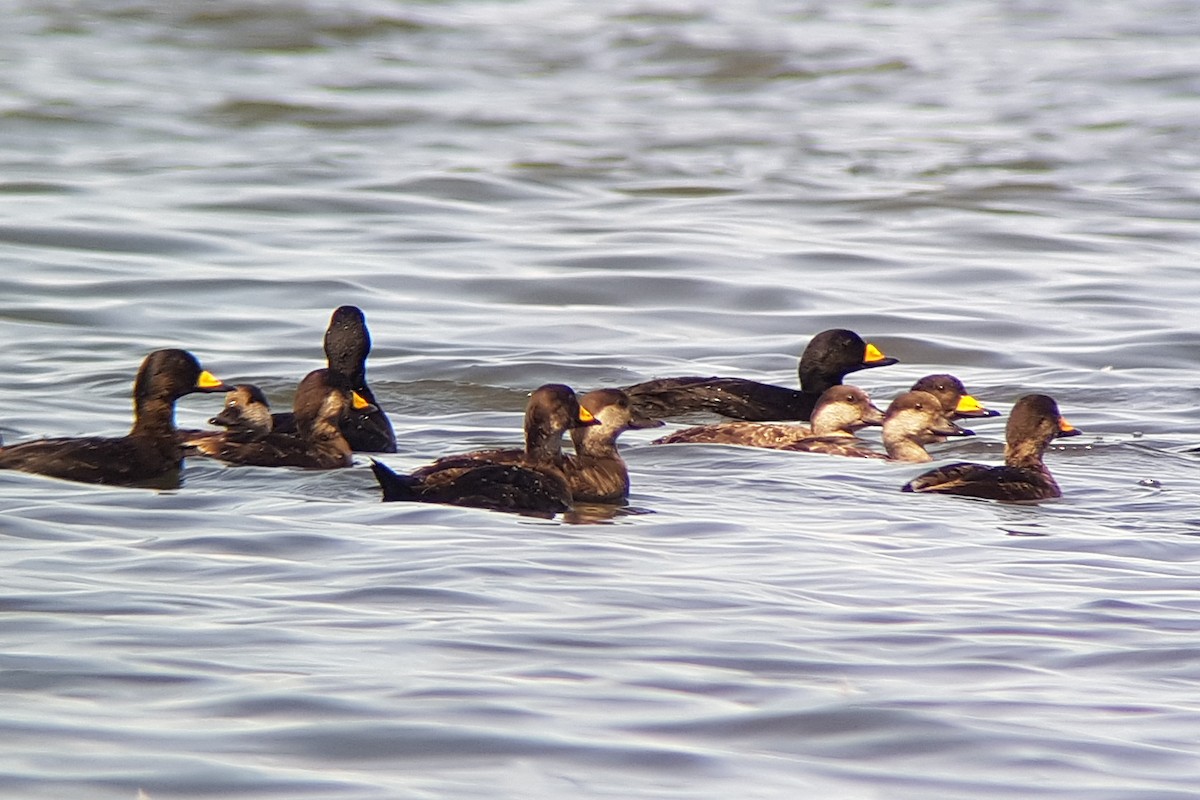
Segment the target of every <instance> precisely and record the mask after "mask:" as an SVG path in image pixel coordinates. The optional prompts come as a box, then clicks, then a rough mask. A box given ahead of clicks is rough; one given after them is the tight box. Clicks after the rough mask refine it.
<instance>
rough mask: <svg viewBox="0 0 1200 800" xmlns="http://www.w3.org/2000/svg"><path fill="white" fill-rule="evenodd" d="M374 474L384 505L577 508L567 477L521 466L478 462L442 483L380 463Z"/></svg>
mask: <svg viewBox="0 0 1200 800" xmlns="http://www.w3.org/2000/svg"><path fill="white" fill-rule="evenodd" d="M371 471H372V472H373V473H374V474H375V480H376V481H378V482H379V487H380V489H382V491H383V502H385V503H392V502H419V503H438V504H441V505H451V506H466V507H470V508H484V509H491V510H493V511H515V512H528V513H535V514H558V513H560V512H563V511H568V510H570V508H571V503H572V497H571V490H570V487H568V486H567V483H566V481H565V480H564V479H563V477H562V476H561V475H555V474H554V473H552V472H548V471H545V470H538V469H530V468H528V467H524V466H521V465H519V464H497V463H489V462H481V463H476V464H474V465H473V466H471V467H470V468H468V469H463V470H461V471H457V472H449V471H447V472H443V473H441V474H440V477H438V478H436V479H427V478H420V477H417V476H415V475H401V474H399V473H397V472H395V471H394V470H392V469H390V468H389V467H388V466H387V465H386V464H383V463H382V462H380V461H377V460H376V459H371Z"/></svg>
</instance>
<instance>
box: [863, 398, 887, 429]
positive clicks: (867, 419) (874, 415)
mask: <svg viewBox="0 0 1200 800" xmlns="http://www.w3.org/2000/svg"><path fill="white" fill-rule="evenodd" d="M869 408H870V410H868V411H867V413H865V414H863V415H862V421H861V423H860V427H866V426H867V425H882V424H883V412H882V411H880V410H879V409H878V408H876V407H875V405H874V404H872V405H871V406H870V407H869Z"/></svg>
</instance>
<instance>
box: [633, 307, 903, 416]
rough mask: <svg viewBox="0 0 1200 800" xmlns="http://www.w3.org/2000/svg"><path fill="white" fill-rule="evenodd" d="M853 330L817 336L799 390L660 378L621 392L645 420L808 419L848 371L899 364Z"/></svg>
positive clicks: (802, 364) (737, 380) (726, 380)
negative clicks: (698, 416) (707, 416)
mask: <svg viewBox="0 0 1200 800" xmlns="http://www.w3.org/2000/svg"><path fill="white" fill-rule="evenodd" d="M897 360H898V359H895V358H889V357H888V356H885V355H884V354H883V352H882V351H880V350H879V348H878V347H876V346H875V345H873V344H869V343H867V342H864V341H863V339H862V337H861V336H859V335H858V334H857V333H855V332H854V331H849V330H844V329H841V328H839V329H834V330H828V331H823V332H821V333H818V334H817V335H816V336H814V337H813V338H812V341H810V342H809V343H808V346H807V347H806V348H804V353H803V354H802V355H801V356H800V366H799V374H800V388H799V389H798V390H797V389H788V388H786V387H784V386H774V385H771V384H768V383H760V382H758V381H752V380H747V379H745V378H700V377H682V378H658V379H656V380H651V381H645V382H643V383H638V384H635V385H633V386H628V387H626V388H625V392H626V393H627V394H628V395H629V399H630V400H631V401H632V402H633V404H634V407H635V408H637V409H639V410H640V411H641V412H642V413H644V414H645V415H647V416H649V417H653V418H656V419H657V418H660V417H673V416H678V415H681V414H690V413H695V412H711V413H714V414H720V415H721V416H724V417H732V418H734V419H743V420H748V421H750V422H771V421H778V420H807V419H809V418H810V417H811V415H812V411H813V408H814V407H815V406H816V403H817V401H818V400H819V399H820V397H821V395H822V394H824V393H825V391H826V390H827V389H830V388H832V387H834V386H837V385H838V384H840V383H841V382H842V381H843V380H844V379H845V377H846V375H848V374H849V373H851V372H856V371H858V370H863V369H872V368H874V367H885V366H887V365H889V364H895V363H897Z"/></svg>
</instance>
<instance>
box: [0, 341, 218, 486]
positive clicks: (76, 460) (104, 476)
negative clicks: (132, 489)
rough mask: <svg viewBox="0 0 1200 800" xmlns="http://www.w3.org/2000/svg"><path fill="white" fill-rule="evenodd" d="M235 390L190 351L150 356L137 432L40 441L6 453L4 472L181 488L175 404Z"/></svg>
mask: <svg viewBox="0 0 1200 800" xmlns="http://www.w3.org/2000/svg"><path fill="white" fill-rule="evenodd" d="M228 388H229V387H227V386H226V385H225V384H223V383H221V382H220V381H219V380H217V379H216V378H214V377H213V376H212V374H211V373H209V372H207V371H206V370H204V369H202V368H201V366H200V362H198V361H197V360H196V357H195V356H193V355H192V354H191V353H189V352H187V351H186V350H174V349H171V350H156V351H154V352H153V353H151V354H150V355H148V356H146V358H145V360H144V361H142V366H141V368H140V369H139V370H138V374H137V378H136V379H135V380H134V382H133V427H132V428H131V429H130V431H129V434H128V435H127V436H122V437H119V438H102V437H82V438H72V439H40V440H38V441H34V442H24V443H22V444H15V445H12V446H9V447H5V448H0V469H17V470H21V471H23V472H36V473H38V474H40V475H49V476H51V477H55V478H65V479H66V480H71V481H80V482H83V483H103V484H111V485H117V486H153V487H155V488H175V487H178V486H179V483H180V480H179V471H180V467H181V466H182V464H183V451H182V449H181V448H180V446H179V444H178V442H177V441H176V437H175V401H176V400H178V399H179V398H181V397H183V396H184V395H186V394H191V393H192V392H219V391H225V390H227V389H228Z"/></svg>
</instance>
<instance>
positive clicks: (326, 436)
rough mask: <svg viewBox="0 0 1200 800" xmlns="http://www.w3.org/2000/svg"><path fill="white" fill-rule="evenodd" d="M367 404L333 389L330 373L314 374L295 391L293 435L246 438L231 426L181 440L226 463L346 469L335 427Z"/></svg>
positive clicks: (346, 454) (346, 450)
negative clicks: (350, 412) (352, 412)
mask: <svg viewBox="0 0 1200 800" xmlns="http://www.w3.org/2000/svg"><path fill="white" fill-rule="evenodd" d="M366 405H367V401H366V399H365V398H363V397H362V396H361V395H359V394H357V393H356V392H354V391H352V390H349V389H345V388H342V387H339V386H337V385H335V384H334V382H333V380H332V378H331V375H330V372H329V370H327V369H318V370H313V371H312V372H310V373H309V374H308V375H306V376H305V377H304V380H302V381H301V382H300V385H299V387H297V389H296V398H295V403H294V406H293V411H292V414H293V419H294V431H293V432H290V433H285V432H278V431H274V430H272V431H270V432H268V433H262V432H261V430H260V432H257V433H254V434H247V432H246V431H245V430H240V429H236V428H235V429H231V430H228V431H224V432H219V433H212V432H205V433H204V434H202V435H199V436H195V437H191V438H188V439H186V440H185V442H184V444H185V446H186V447H187V448H188V451H189V452H193V453H195V454H198V455H205V456H209V457H211V458H216V459H219V460H221V461H225V462H227V463H230V464H241V465H245V466H258V467H303V468H306V469H337V468H340V467H349V466H351V465H352V464H353V462H354V458H353V455H352V451H351V448H350V443H349V442H348V441H346V437H345V436H344V435H343V433H342V430H341V427H340V426H339V424H338V423H339V421H340V420H341V418H342V417H343V416H344V415H345V414H346V413H347V412H348V411H350V410H351V409H353V408H355V407H356V406H357V407H365V406H366ZM228 407H229V406H228V404H227V405H226V409H228ZM215 419H216V418H214V420H215Z"/></svg>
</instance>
